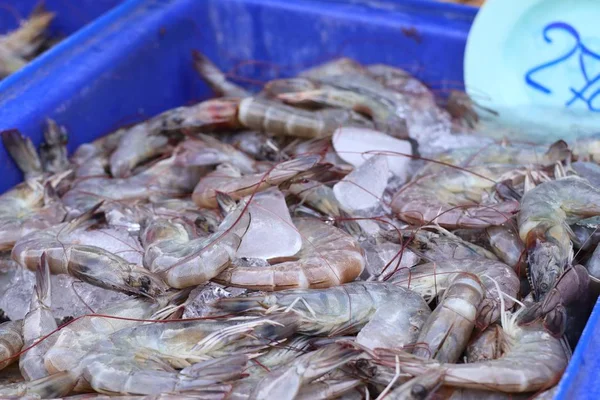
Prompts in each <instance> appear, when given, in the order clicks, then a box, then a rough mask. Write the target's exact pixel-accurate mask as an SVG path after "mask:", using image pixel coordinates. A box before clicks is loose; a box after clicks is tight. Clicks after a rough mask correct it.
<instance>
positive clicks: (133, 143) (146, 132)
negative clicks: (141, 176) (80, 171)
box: [109, 119, 170, 178]
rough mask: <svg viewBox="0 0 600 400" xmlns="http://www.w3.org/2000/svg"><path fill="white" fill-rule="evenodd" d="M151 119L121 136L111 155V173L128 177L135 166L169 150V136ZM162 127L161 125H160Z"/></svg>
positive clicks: (114, 175) (127, 129)
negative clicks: (163, 133) (162, 132)
mask: <svg viewBox="0 0 600 400" xmlns="http://www.w3.org/2000/svg"><path fill="white" fill-rule="evenodd" d="M155 124H157V122H156V120H155V119H150V120H148V121H146V122H142V123H140V124H138V125H134V126H132V127H131V128H126V132H125V133H124V134H123V136H121V140H120V141H119V145H118V146H117V148H116V150H115V151H114V152H113V153H112V155H111V156H110V160H109V163H110V173H111V174H112V176H113V177H115V178H127V177H128V176H130V175H131V174H132V170H133V168H134V167H136V166H138V165H140V164H141V163H143V162H145V161H147V160H149V159H151V158H153V157H156V156H158V155H160V154H164V153H165V152H169V150H170V149H169V148H168V146H167V144H168V143H169V138H168V137H167V136H165V135H162V134H161V132H160V129H157V127H156V126H155ZM158 128H160V125H159V126H158Z"/></svg>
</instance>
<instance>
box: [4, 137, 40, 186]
mask: <svg viewBox="0 0 600 400" xmlns="http://www.w3.org/2000/svg"><path fill="white" fill-rule="evenodd" d="M1 137H2V144H3V145H4V147H5V148H6V151H7V152H8V154H10V156H11V158H12V159H13V161H14V162H15V164H17V166H18V167H19V169H20V170H21V171H22V172H23V176H24V177H25V180H26V181H27V180H30V179H35V178H42V177H43V175H44V170H43V169H42V163H41V161H40V157H39V156H38V153H37V151H36V149H35V146H34V145H33V142H32V141H31V139H30V138H28V137H25V136H23V135H21V133H20V132H19V131H18V130H17V129H10V130H7V131H2V133H1Z"/></svg>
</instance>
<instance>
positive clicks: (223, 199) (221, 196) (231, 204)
mask: <svg viewBox="0 0 600 400" xmlns="http://www.w3.org/2000/svg"><path fill="white" fill-rule="evenodd" d="M215 197H216V199H217V205H218V206H219V210H220V211H221V213H222V214H223V215H227V214H229V213H230V212H232V211H233V210H234V209H235V207H236V205H237V203H236V201H235V199H234V198H233V197H231V196H230V195H228V194H227V193H224V192H220V191H218V190H217V191H216V195H215Z"/></svg>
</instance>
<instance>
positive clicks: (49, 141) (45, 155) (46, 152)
mask: <svg viewBox="0 0 600 400" xmlns="http://www.w3.org/2000/svg"><path fill="white" fill-rule="evenodd" d="M67 140H68V135H67V131H66V129H65V128H64V127H62V126H60V125H58V124H57V123H56V122H55V121H54V120H51V119H50V118H48V119H47V120H46V129H44V142H42V143H41V144H40V161H41V163H42V167H43V169H44V171H46V172H49V173H51V174H56V173H60V172H64V171H66V170H68V169H69V168H71V163H70V162H69V159H68V156H67Z"/></svg>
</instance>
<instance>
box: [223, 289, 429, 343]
mask: <svg viewBox="0 0 600 400" xmlns="http://www.w3.org/2000/svg"><path fill="white" fill-rule="evenodd" d="M398 304H402V305H403V306H402V307H398ZM215 306H216V307H217V308H220V309H222V310H225V311H232V312H239V311H244V310H249V309H252V308H254V307H259V309H260V308H261V307H263V308H265V309H267V313H268V312H269V310H271V312H272V311H273V310H279V311H282V310H293V312H294V313H296V314H297V315H298V316H299V318H300V322H299V327H298V332H299V333H302V334H307V335H337V334H341V333H349V334H350V333H356V332H359V334H358V336H357V339H356V340H357V342H358V343H359V344H363V345H365V346H367V347H369V348H376V347H394V348H397V347H401V346H403V345H406V344H409V343H413V342H414V341H415V340H416V339H417V336H418V335H419V332H420V330H421V327H422V326H423V324H424V323H425V320H426V319H427V317H428V316H429V314H430V313H431V310H430V309H429V306H428V305H427V303H425V301H424V300H423V298H422V297H421V296H420V295H419V294H417V293H415V292H413V291H411V290H408V289H405V288H402V287H399V286H396V285H392V284H388V283H384V282H352V283H347V284H345V285H342V286H335V287H331V288H327V289H316V290H303V289H292V290H285V291H281V292H276V293H272V294H268V295H264V296H250V297H237V298H225V299H219V300H217V301H216V303H215Z"/></svg>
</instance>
